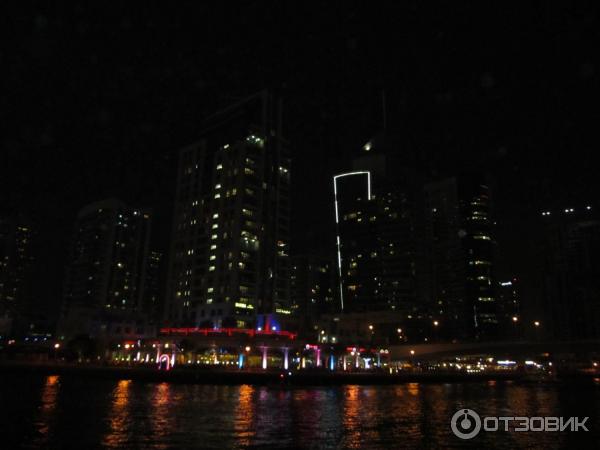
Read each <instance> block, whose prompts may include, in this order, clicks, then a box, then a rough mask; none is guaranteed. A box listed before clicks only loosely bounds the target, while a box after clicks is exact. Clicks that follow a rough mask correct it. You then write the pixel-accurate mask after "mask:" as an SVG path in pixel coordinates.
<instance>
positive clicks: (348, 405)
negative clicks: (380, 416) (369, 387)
mask: <svg viewBox="0 0 600 450" xmlns="http://www.w3.org/2000/svg"><path fill="white" fill-rule="evenodd" d="M359 393H360V387H359V386H356V385H350V386H346V389H345V396H344V397H345V401H344V415H343V419H342V420H343V424H344V446H345V447H347V448H360V446H361V439H362V433H361V428H362V427H361V425H362V424H361V420H360V402H359V400H358V395H359Z"/></svg>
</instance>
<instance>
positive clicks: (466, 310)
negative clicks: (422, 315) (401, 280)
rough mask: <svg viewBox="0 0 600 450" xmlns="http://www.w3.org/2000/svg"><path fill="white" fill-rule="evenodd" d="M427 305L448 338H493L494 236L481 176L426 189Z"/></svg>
mask: <svg viewBox="0 0 600 450" xmlns="http://www.w3.org/2000/svg"><path fill="white" fill-rule="evenodd" d="M425 196H426V203H425V213H426V221H425V224H426V226H425V233H426V234H425V245H426V261H427V265H426V268H425V270H426V274H427V279H428V283H427V286H428V289H429V292H428V295H427V300H426V301H427V303H429V305H430V306H429V308H430V311H432V314H434V315H436V316H437V317H440V333H442V334H443V335H444V336H445V337H446V338H452V339H470V338H478V339H479V338H486V337H493V336H494V334H495V333H496V329H497V322H498V320H497V316H496V298H495V294H494V290H495V289H494V278H493V255H494V238H493V222H492V217H491V214H492V212H491V206H492V205H491V196H490V189H489V187H488V183H486V181H485V179H484V177H483V176H479V175H475V174H469V175H462V176H459V177H451V178H447V179H444V180H441V181H437V182H432V183H428V184H427V185H426V187H425Z"/></svg>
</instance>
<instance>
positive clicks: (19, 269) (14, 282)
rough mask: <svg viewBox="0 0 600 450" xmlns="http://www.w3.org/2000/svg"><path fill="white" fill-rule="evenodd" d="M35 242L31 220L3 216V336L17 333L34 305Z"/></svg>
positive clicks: (0, 220)
mask: <svg viewBox="0 0 600 450" xmlns="http://www.w3.org/2000/svg"><path fill="white" fill-rule="evenodd" d="M32 239H33V230H32V225H31V223H30V221H29V220H27V219H25V218H23V217H21V216H15V215H12V216H10V217H9V216H7V217H0V334H2V333H4V334H7V333H8V332H16V331H17V330H16V329H15V325H18V322H19V321H20V319H22V318H23V316H24V314H26V313H27V312H28V311H27V310H28V306H30V304H31V301H32V299H31V291H30V287H31V285H32V283H33V280H32V278H31V275H32V272H31V270H32V266H33V260H34V258H33V252H32Z"/></svg>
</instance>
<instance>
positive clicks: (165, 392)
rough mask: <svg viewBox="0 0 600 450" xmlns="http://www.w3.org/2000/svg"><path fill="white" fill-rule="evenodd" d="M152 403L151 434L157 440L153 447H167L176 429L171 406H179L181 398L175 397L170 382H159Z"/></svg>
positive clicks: (155, 387)
mask: <svg viewBox="0 0 600 450" xmlns="http://www.w3.org/2000/svg"><path fill="white" fill-rule="evenodd" d="M151 403H152V411H151V413H150V416H149V420H150V424H151V426H152V433H151V435H152V438H153V440H154V441H155V444H154V446H153V448H158V449H163V448H167V441H168V438H169V436H170V435H171V433H173V431H176V423H175V418H174V417H173V414H172V410H171V408H174V407H175V406H179V398H174V396H173V392H172V388H171V385H170V384H169V383H159V384H157V385H155V386H154V392H153V395H152V397H151Z"/></svg>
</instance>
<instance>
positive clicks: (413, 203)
mask: <svg viewBox="0 0 600 450" xmlns="http://www.w3.org/2000/svg"><path fill="white" fill-rule="evenodd" d="M385 150H387V149H386V148H379V147H378V146H377V145H375V144H374V143H372V142H369V143H367V144H366V145H365V146H364V147H363V154H362V155H361V156H360V157H358V158H356V159H354V160H353V166H352V169H351V170H349V171H347V172H343V173H340V174H337V175H336V176H334V178H333V185H334V196H335V205H334V207H335V222H336V246H337V272H338V274H337V278H338V294H339V309H340V310H341V311H346V312H358V311H363V312H373V311H390V312H391V311H395V312H397V313H401V314H403V315H404V316H405V318H408V317H409V316H410V317H411V318H412V317H413V313H416V311H417V310H418V309H419V303H420V302H419V300H418V298H419V274H418V269H417V265H418V260H419V244H420V239H419V230H420V226H419V223H420V222H419V216H418V211H419V202H420V200H421V199H420V198H419V189H418V186H419V181H418V180H419V177H418V175H417V171H416V170H415V169H414V168H413V167H411V165H407V164H405V163H404V162H403V161H395V160H394V159H393V158H391V157H390V154H389V152H386V151H385Z"/></svg>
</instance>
